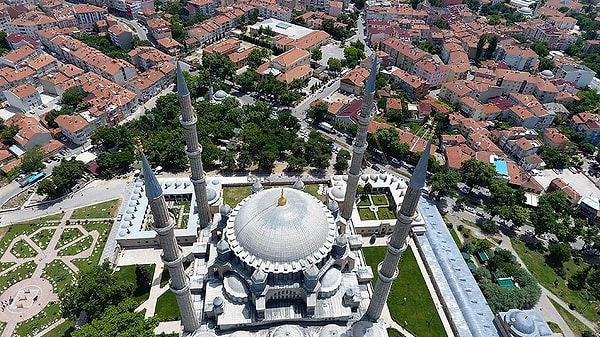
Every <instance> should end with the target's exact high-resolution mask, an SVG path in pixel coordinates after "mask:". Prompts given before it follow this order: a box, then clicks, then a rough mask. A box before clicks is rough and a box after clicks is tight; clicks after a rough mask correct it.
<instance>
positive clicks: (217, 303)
mask: <svg viewBox="0 0 600 337" xmlns="http://www.w3.org/2000/svg"><path fill="white" fill-rule="evenodd" d="M213 305H214V306H215V307H220V306H222V305H223V299H222V298H221V296H217V297H215V299H214V300H213Z"/></svg>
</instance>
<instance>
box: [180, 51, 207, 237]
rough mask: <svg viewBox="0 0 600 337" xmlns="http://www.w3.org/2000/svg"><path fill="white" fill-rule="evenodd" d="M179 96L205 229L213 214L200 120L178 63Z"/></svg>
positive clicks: (192, 176) (198, 210) (199, 210)
mask: <svg viewBox="0 0 600 337" xmlns="http://www.w3.org/2000/svg"><path fill="white" fill-rule="evenodd" d="M177 95H178V96H179V107H180V108H181V119H180V123H181V126H183V129H184V132H185V145H186V149H185V153H186V154H187V156H188V158H190V166H191V170H192V174H191V176H190V180H191V182H192V184H193V185H194V194H195V195H196V212H198V221H199V222H200V227H201V228H205V227H207V226H208V225H209V224H210V222H211V214H210V207H209V206H208V197H207V196H206V174H205V173H204V169H203V168H202V146H201V145H200V143H199V142H198V133H197V131H196V122H197V121H198V119H197V118H196V114H195V113H194V108H193V107H192V100H191V98H190V91H189V90H188V87H187V84H186V83H185V78H184V77H183V71H182V70H181V64H180V63H179V62H177Z"/></svg>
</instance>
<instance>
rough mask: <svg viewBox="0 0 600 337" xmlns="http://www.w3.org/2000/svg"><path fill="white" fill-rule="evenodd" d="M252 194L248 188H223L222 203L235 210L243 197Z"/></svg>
mask: <svg viewBox="0 0 600 337" xmlns="http://www.w3.org/2000/svg"><path fill="white" fill-rule="evenodd" d="M250 194H252V190H251V189H250V186H235V187H234V186H232V187H223V202H224V203H226V204H228V205H229V206H231V208H235V206H236V205H237V204H239V203H240V201H242V199H244V198H245V197H247V196H249V195H250Z"/></svg>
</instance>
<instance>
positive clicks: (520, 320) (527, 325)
mask: <svg viewBox="0 0 600 337" xmlns="http://www.w3.org/2000/svg"><path fill="white" fill-rule="evenodd" d="M509 323H511V325H512V329H515V330H517V331H518V332H520V333H522V334H524V335H528V334H531V333H533V332H535V321H534V319H533V317H532V316H531V315H527V313H524V312H515V313H513V314H512V315H510V322H509Z"/></svg>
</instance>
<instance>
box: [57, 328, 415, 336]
mask: <svg viewBox="0 0 600 337" xmlns="http://www.w3.org/2000/svg"><path fill="white" fill-rule="evenodd" d="M387 333H388V336H389V337H406V336H405V335H404V334H402V332H400V331H398V330H396V329H394V328H387ZM46 336H47V335H46Z"/></svg>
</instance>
